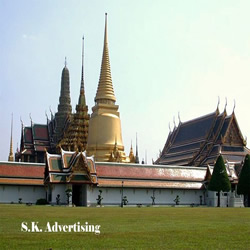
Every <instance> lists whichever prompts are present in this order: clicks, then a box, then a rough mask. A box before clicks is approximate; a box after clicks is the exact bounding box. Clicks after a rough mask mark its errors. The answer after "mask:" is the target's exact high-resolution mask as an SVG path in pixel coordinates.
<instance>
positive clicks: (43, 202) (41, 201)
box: [36, 198, 48, 205]
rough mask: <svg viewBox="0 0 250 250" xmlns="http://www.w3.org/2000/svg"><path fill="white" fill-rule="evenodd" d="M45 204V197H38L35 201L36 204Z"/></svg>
mask: <svg viewBox="0 0 250 250" xmlns="http://www.w3.org/2000/svg"><path fill="white" fill-rule="evenodd" d="M46 204H48V202H47V200H46V199H43V198H42V199H38V200H37V201H36V205H46Z"/></svg>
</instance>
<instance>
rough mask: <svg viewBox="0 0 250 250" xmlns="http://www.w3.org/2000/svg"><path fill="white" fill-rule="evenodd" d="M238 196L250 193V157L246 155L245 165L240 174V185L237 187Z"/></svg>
mask: <svg viewBox="0 0 250 250" xmlns="http://www.w3.org/2000/svg"><path fill="white" fill-rule="evenodd" d="M237 193H238V194H249V193H250V155H246V158H245V162H244V165H243V167H242V170H241V172H240V178H239V183H238V186H237Z"/></svg>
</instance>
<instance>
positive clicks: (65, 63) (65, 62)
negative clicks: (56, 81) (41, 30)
mask: <svg viewBox="0 0 250 250" xmlns="http://www.w3.org/2000/svg"><path fill="white" fill-rule="evenodd" d="M64 65H65V67H67V57H66V56H65V61H64Z"/></svg>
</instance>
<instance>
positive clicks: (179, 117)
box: [178, 111, 181, 123]
mask: <svg viewBox="0 0 250 250" xmlns="http://www.w3.org/2000/svg"><path fill="white" fill-rule="evenodd" d="M178 119H179V123H181V116H180V111H179V112H178Z"/></svg>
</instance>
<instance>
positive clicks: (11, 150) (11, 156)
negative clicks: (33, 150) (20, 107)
mask: <svg viewBox="0 0 250 250" xmlns="http://www.w3.org/2000/svg"><path fill="white" fill-rule="evenodd" d="M12 133H13V114H12V116H11V134H10V153H9V158H8V161H14V155H13V138H12Z"/></svg>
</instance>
